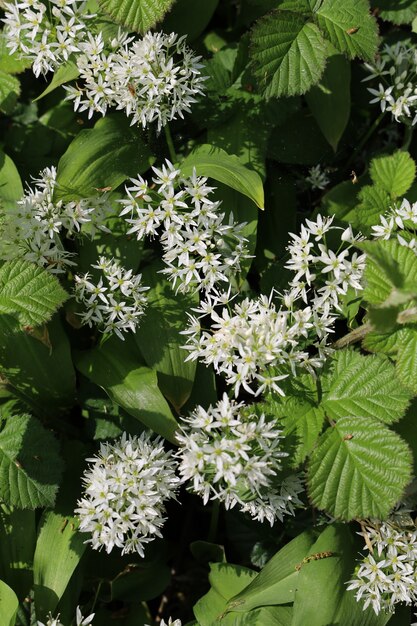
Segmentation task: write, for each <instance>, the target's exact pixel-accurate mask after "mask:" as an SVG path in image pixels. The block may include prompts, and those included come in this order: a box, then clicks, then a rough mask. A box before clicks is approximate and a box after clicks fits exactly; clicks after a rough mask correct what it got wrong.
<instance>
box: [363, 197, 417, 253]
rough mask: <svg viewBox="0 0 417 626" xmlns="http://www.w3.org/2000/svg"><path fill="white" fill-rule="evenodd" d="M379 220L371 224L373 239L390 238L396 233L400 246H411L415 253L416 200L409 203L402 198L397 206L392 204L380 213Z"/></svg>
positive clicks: (416, 251)
mask: <svg viewBox="0 0 417 626" xmlns="http://www.w3.org/2000/svg"><path fill="white" fill-rule="evenodd" d="M379 221H380V223H379V224H378V225H376V226H372V235H373V237H375V239H391V238H392V236H393V235H394V234H396V235H397V241H398V243H399V244H400V245H401V246H405V247H406V248H411V250H413V251H414V252H415V253H416V254H417V241H416V234H415V231H416V225H417V202H414V203H412V204H411V203H410V202H409V201H408V200H407V199H406V198H404V199H403V201H402V202H401V204H400V206H399V207H398V206H395V205H394V207H392V208H391V209H390V211H388V212H387V213H386V214H385V215H380V217H379ZM410 231H411V232H410ZM400 233H401V234H400Z"/></svg>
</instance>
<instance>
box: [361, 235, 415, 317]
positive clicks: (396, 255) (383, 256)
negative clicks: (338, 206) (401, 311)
mask: <svg viewBox="0 0 417 626" xmlns="http://www.w3.org/2000/svg"><path fill="white" fill-rule="evenodd" d="M358 247H360V248H361V249H362V250H364V251H365V252H366V254H367V257H368V258H367V263H366V269H365V272H364V284H365V289H364V291H363V294H362V295H363V299H364V300H365V301H366V302H369V303H370V304H376V305H381V304H383V303H386V304H387V305H388V304H389V303H390V300H389V298H390V296H391V300H392V302H391V303H393V302H395V299H394V298H393V296H395V295H397V296H398V297H397V298H396V300H397V301H398V300H399V299H401V298H399V295H401V294H402V295H403V296H404V298H403V300H405V301H406V300H407V298H409V297H411V296H412V295H413V294H414V293H416V292H417V258H416V255H415V254H414V252H413V251H412V250H411V249H410V248H406V247H405V246H401V245H400V244H399V243H398V241H397V240H395V239H391V240H389V241H382V240H379V241H366V242H363V243H361V244H358Z"/></svg>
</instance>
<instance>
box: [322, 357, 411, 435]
mask: <svg viewBox="0 0 417 626" xmlns="http://www.w3.org/2000/svg"><path fill="white" fill-rule="evenodd" d="M321 384H322V388H323V399H322V402H321V405H320V406H321V407H322V408H323V409H324V411H325V412H326V413H327V414H328V415H329V417H331V418H333V419H338V418H341V417H344V416H345V415H352V416H357V417H361V416H364V417H372V418H375V419H377V420H381V422H385V423H386V424H390V423H392V422H395V421H397V420H399V419H401V417H402V416H403V415H404V413H405V411H406V409H407V406H408V404H409V402H410V400H411V394H410V393H409V392H408V391H407V390H406V389H405V388H403V387H402V385H401V384H400V382H399V380H398V379H397V377H396V375H395V368H394V366H393V365H392V364H391V362H390V361H389V360H388V359H387V358H386V357H384V356H382V355H370V356H363V355H361V354H360V353H359V352H355V351H354V350H341V351H340V352H337V353H336V354H335V355H334V357H333V359H332V365H331V370H330V372H329V373H328V374H325V375H324V376H323V377H322V382H321Z"/></svg>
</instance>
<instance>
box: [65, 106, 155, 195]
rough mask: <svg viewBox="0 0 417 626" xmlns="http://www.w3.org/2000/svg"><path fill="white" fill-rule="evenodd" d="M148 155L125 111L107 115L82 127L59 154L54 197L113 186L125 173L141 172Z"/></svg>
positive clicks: (148, 157) (144, 169) (145, 168)
mask: <svg viewBox="0 0 417 626" xmlns="http://www.w3.org/2000/svg"><path fill="white" fill-rule="evenodd" d="M151 156H152V155H151V152H150V150H149V148H148V146H147V145H146V144H145V142H144V140H143V138H142V134H141V133H140V131H139V130H138V129H136V128H133V127H132V126H130V125H129V120H128V119H127V117H126V116H125V115H122V114H119V113H115V114H113V115H107V116H106V117H104V118H102V119H100V120H99V121H98V122H97V123H96V125H95V126H94V128H92V129H88V130H82V131H81V132H80V133H79V134H78V135H77V136H76V137H75V139H74V140H73V141H72V142H71V144H70V145H69V147H68V149H67V151H66V152H65V153H64V154H63V156H62V157H61V159H60V161H59V163H58V172H57V183H58V185H57V188H56V189H55V198H56V199H64V200H73V199H74V197H76V198H77V197H87V196H94V195H95V194H96V193H97V192H96V189H102V188H107V187H111V188H113V189H114V188H116V187H118V186H119V185H120V183H122V182H123V181H124V180H126V178H128V177H129V176H136V175H137V174H138V173H143V172H145V171H146V170H147V169H148V168H149V165H150V162H151Z"/></svg>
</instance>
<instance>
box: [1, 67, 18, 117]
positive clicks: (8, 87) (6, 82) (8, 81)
mask: <svg viewBox="0 0 417 626" xmlns="http://www.w3.org/2000/svg"><path fill="white" fill-rule="evenodd" d="M19 96H20V81H19V79H18V78H16V76H12V75H11V74H6V72H3V71H2V70H0V111H1V112H2V113H5V114H6V115H11V113H12V112H13V109H14V108H15V106H16V103H17V99H18V97H19Z"/></svg>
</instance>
